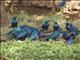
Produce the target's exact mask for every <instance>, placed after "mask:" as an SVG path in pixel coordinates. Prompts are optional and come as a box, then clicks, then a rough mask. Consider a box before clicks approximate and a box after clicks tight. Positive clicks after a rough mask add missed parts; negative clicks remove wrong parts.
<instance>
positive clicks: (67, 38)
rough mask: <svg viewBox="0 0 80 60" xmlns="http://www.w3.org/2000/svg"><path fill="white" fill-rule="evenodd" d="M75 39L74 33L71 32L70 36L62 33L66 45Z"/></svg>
mask: <svg viewBox="0 0 80 60" xmlns="http://www.w3.org/2000/svg"><path fill="white" fill-rule="evenodd" d="M75 37H76V33H75V32H71V33H70V34H69V33H68V32H64V33H63V38H64V39H65V40H66V41H67V43H68V44H70V45H71V44H72V43H73V40H74V39H75Z"/></svg>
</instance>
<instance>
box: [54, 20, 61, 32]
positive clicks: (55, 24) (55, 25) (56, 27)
mask: <svg viewBox="0 0 80 60" xmlns="http://www.w3.org/2000/svg"><path fill="white" fill-rule="evenodd" d="M59 28H60V27H59V25H58V23H57V22H56V21H54V25H53V29H54V31H56V30H58V29H59Z"/></svg>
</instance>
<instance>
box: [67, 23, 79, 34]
mask: <svg viewBox="0 0 80 60" xmlns="http://www.w3.org/2000/svg"><path fill="white" fill-rule="evenodd" d="M66 29H67V30H68V31H69V32H75V33H76V35H77V34H78V33H79V32H80V31H79V30H78V29H77V28H76V27H74V26H73V24H71V23H69V22H67V23H66Z"/></svg>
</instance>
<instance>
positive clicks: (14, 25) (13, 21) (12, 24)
mask: <svg viewBox="0 0 80 60" xmlns="http://www.w3.org/2000/svg"><path fill="white" fill-rule="evenodd" d="M16 18H17V17H13V19H12V21H11V27H12V28H14V27H17V25H18V21H17V19H16Z"/></svg>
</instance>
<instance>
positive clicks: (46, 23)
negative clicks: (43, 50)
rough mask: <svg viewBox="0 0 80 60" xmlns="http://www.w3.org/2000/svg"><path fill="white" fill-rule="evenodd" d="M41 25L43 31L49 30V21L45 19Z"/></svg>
mask: <svg viewBox="0 0 80 60" xmlns="http://www.w3.org/2000/svg"><path fill="white" fill-rule="evenodd" d="M41 27H42V29H43V31H44V30H46V31H47V30H48V28H49V21H45V22H44V23H43V25H42V26H41Z"/></svg>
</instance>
